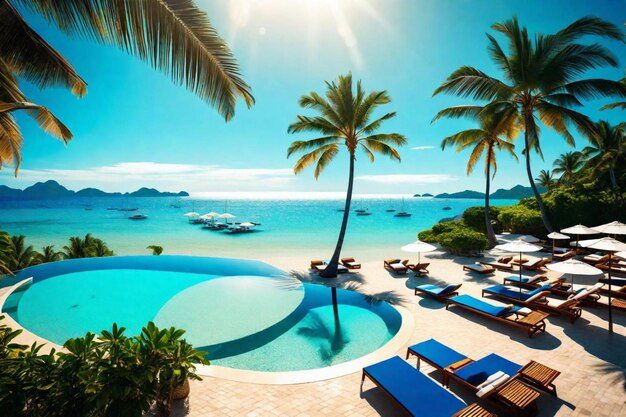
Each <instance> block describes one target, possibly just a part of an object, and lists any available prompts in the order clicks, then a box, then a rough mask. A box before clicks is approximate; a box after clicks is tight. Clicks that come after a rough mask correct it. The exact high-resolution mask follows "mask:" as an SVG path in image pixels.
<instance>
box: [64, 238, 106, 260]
mask: <svg viewBox="0 0 626 417" xmlns="http://www.w3.org/2000/svg"><path fill="white" fill-rule="evenodd" d="M63 251H64V253H63V257H64V258H65V259H76V258H95V257H101V256H113V255H115V253H114V252H113V251H112V250H111V249H109V248H108V246H107V245H106V243H105V242H104V241H102V240H101V239H98V238H96V237H93V236H92V235H91V233H87V234H86V235H85V238H84V239H81V238H80V237H79V236H73V237H71V238H70V242H69V245H67V246H63Z"/></svg>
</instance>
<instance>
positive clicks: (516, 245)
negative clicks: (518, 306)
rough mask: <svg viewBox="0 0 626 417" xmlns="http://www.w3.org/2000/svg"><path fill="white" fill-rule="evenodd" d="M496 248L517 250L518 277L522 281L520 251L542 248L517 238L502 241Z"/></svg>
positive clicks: (506, 250)
mask: <svg viewBox="0 0 626 417" xmlns="http://www.w3.org/2000/svg"><path fill="white" fill-rule="evenodd" d="M496 249H500V250H503V251H505V252H517V253H519V279H520V282H522V253H523V252H538V251H540V250H541V249H542V247H541V246H537V245H533V244H532V243H528V242H525V241H523V240H520V239H517V240H513V241H511V242H508V243H503V244H501V245H497V246H496ZM519 290H520V294H521V292H522V287H521V286H520V287H519Z"/></svg>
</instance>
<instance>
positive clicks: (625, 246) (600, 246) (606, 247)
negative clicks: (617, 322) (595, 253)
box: [585, 237, 626, 333]
mask: <svg viewBox="0 0 626 417" xmlns="http://www.w3.org/2000/svg"><path fill="white" fill-rule="evenodd" d="M585 247H587V248H592V249H597V250H601V251H604V252H608V253H609V333H613V309H612V306H611V267H612V265H611V261H612V255H613V254H614V253H616V252H623V251H626V243H622V242H620V241H619V240H615V239H613V238H612V237H603V238H602V239H595V240H594V241H592V242H590V243H589V244H587V245H586V246H585Z"/></svg>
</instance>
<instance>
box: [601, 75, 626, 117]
mask: <svg viewBox="0 0 626 417" xmlns="http://www.w3.org/2000/svg"><path fill="white" fill-rule="evenodd" d="M620 83H621V84H622V85H623V86H625V87H626V78H623V79H622V80H620ZM610 109H621V110H626V101H618V102H615V103H609V104H606V105H604V106H602V107H600V110H610Z"/></svg>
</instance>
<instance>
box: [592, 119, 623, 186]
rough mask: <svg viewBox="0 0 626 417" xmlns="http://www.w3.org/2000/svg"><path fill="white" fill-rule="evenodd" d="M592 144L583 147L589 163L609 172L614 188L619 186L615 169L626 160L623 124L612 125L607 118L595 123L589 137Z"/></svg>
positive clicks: (593, 166) (598, 170)
mask: <svg viewBox="0 0 626 417" xmlns="http://www.w3.org/2000/svg"><path fill="white" fill-rule="evenodd" d="M589 143H590V144H591V145H590V146H587V147H585V148H584V149H583V154H585V156H586V157H587V163H588V164H589V166H590V167H591V168H593V169H594V170H595V171H597V172H608V173H609V178H610V179H611V185H612V186H613V188H617V187H618V182H617V178H616V176H615V169H616V167H617V166H618V164H619V163H620V162H622V163H623V162H626V135H625V134H624V129H623V127H622V126H612V125H611V124H610V123H609V122H607V121H606V120H601V121H599V122H597V123H596V124H595V131H594V133H593V134H592V135H591V136H590V137H589Z"/></svg>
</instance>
